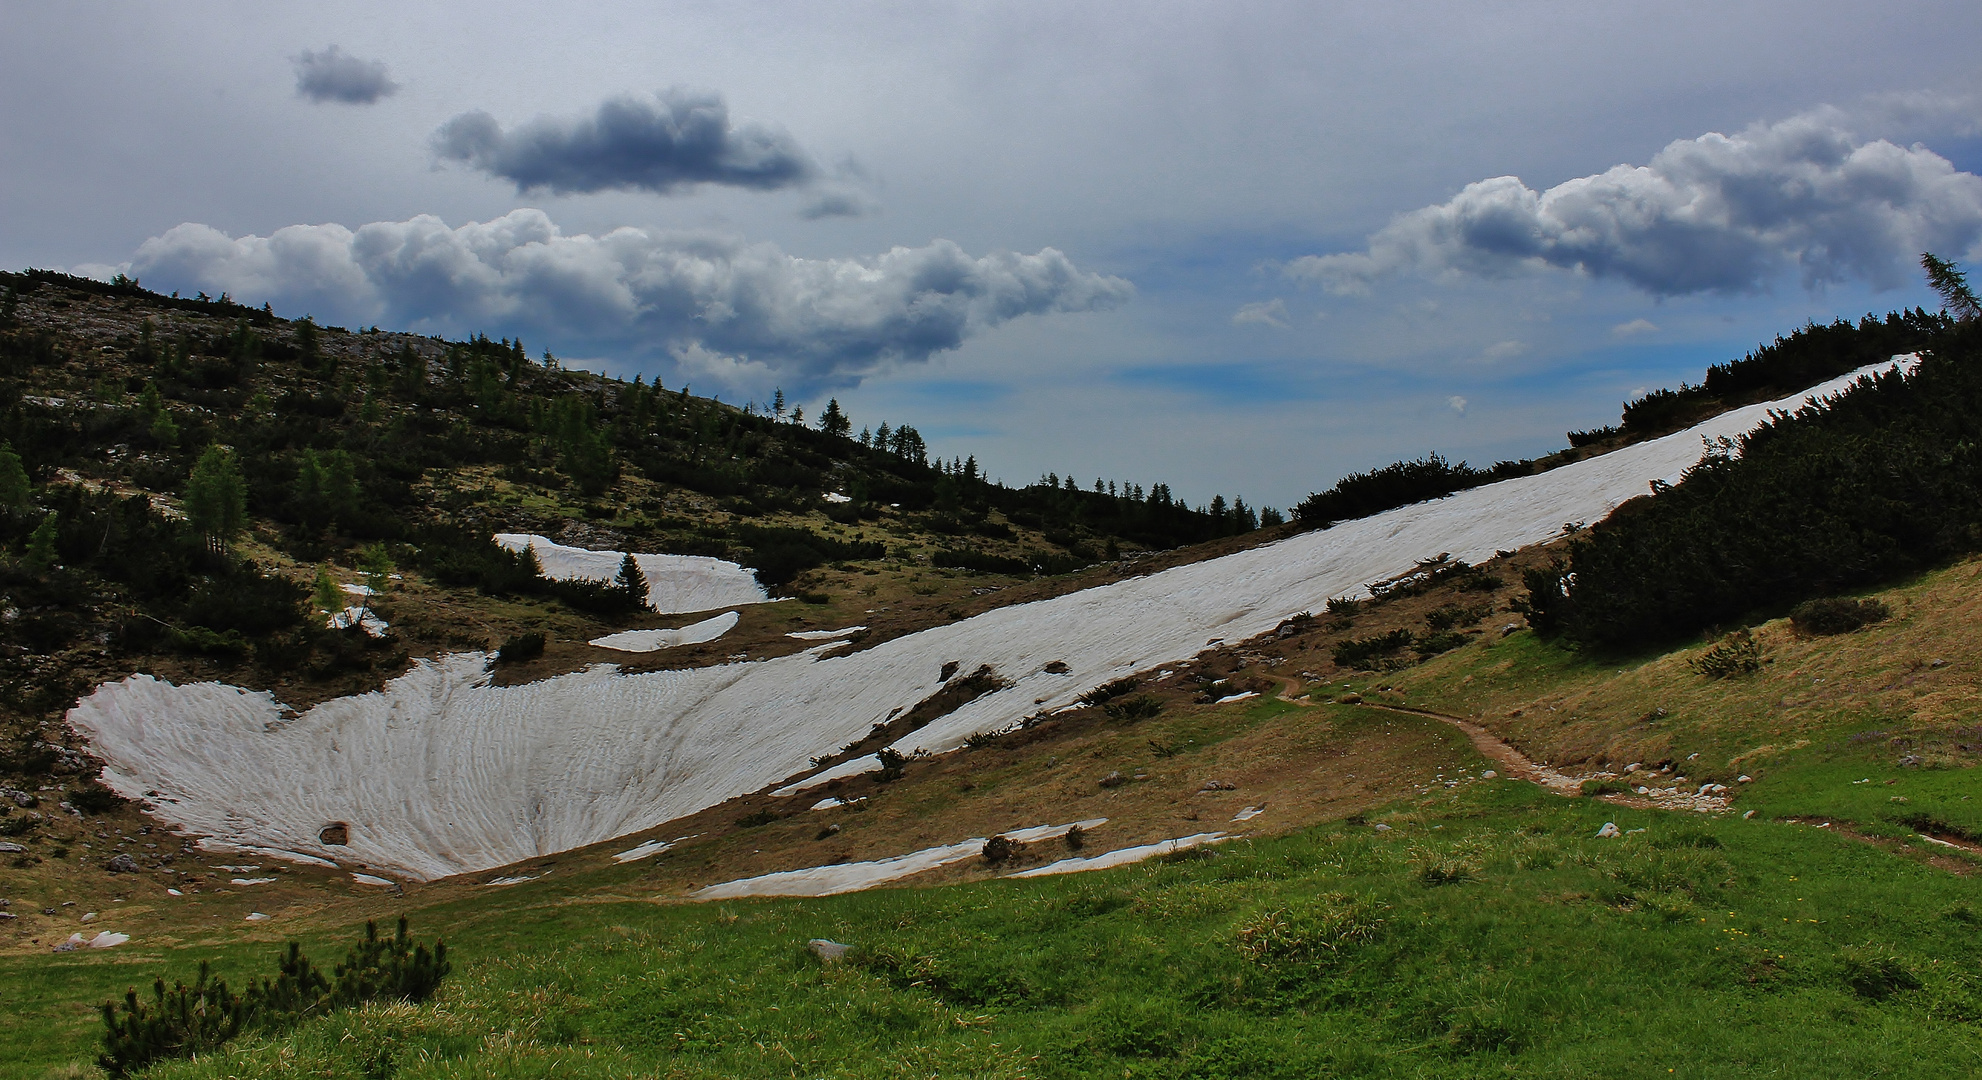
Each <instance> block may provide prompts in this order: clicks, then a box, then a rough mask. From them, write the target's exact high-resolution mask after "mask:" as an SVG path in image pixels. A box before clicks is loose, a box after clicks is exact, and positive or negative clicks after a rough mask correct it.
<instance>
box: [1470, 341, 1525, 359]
mask: <svg viewBox="0 0 1982 1080" xmlns="http://www.w3.org/2000/svg"><path fill="white" fill-rule="evenodd" d="M1527 351H1528V345H1527V343H1526V342H1522V341H1498V342H1495V343H1494V344H1492V345H1488V346H1487V347H1486V348H1485V349H1483V350H1481V351H1480V355H1479V357H1478V359H1479V360H1481V361H1483V362H1485V363H1489V364H1491V363H1494V362H1495V361H1499V360H1512V359H1514V358H1515V357H1517V356H1520V355H1521V354H1522V353H1525V352H1527Z"/></svg>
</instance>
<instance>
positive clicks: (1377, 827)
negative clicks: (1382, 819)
mask: <svg viewBox="0 0 1982 1080" xmlns="http://www.w3.org/2000/svg"><path fill="white" fill-rule="evenodd" d="M1370 827H1371V828H1373V829H1375V830H1376V831H1377V832H1389V831H1390V826H1388V825H1384V824H1380V823H1379V824H1377V825H1372V826H1370Z"/></svg>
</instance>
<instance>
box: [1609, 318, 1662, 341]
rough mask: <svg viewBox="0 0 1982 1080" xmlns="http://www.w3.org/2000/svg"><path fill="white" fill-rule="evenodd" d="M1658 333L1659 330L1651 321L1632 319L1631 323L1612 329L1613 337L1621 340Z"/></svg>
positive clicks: (1619, 324) (1622, 323)
mask: <svg viewBox="0 0 1982 1080" xmlns="http://www.w3.org/2000/svg"><path fill="white" fill-rule="evenodd" d="M1658 332H1659V328H1658V327H1657V326H1656V325H1654V324H1653V322H1652V321H1651V320H1650V319H1632V320H1631V321H1630V322H1621V323H1618V324H1617V325H1616V326H1613V327H1611V328H1610V333H1611V336H1612V337H1621V338H1628V337H1638V336H1640V335H1642V334H1656V333H1658Z"/></svg>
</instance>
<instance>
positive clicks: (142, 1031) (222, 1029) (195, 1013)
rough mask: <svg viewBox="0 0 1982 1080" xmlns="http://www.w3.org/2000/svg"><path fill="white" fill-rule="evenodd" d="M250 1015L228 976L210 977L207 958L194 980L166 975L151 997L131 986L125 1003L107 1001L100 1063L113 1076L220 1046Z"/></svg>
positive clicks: (98, 1061)
mask: <svg viewBox="0 0 1982 1080" xmlns="http://www.w3.org/2000/svg"><path fill="white" fill-rule="evenodd" d="M247 1021H248V1008H247V1003H246V1002H244V1001H242V1000H241V996H240V995H239V994H236V993H234V992H233V991H231V990H229V989H228V988H227V982H226V980H224V979H211V980H210V979H209V978H208V971H207V962H206V961H204V960H202V961H200V974H199V977H198V978H197V979H195V980H193V985H191V986H187V985H186V984H184V983H178V982H175V983H173V984H172V989H171V990H169V991H168V990H166V989H165V980H164V979H162V978H161V979H157V980H154V981H153V983H152V1001H151V1002H150V1003H146V1002H143V1001H140V1000H139V999H138V992H137V991H136V990H129V991H126V992H125V994H124V1004H123V1006H122V1008H121V1010H120V1009H119V1007H118V1006H117V1005H116V1004H114V1003H111V1002H105V1003H104V1004H103V1026H104V1029H105V1030H104V1033H103V1053H102V1054H100V1055H98V1057H97V1059H96V1063H97V1065H98V1066H100V1067H101V1068H102V1069H103V1071H104V1072H107V1073H109V1074H110V1075H111V1076H112V1077H125V1076H129V1075H130V1074H131V1073H132V1072H134V1071H136V1070H138V1069H142V1068H144V1067H145V1066H147V1065H150V1064H151V1063H152V1062H154V1061H161V1060H165V1059H168V1058H175V1057H192V1056H193V1055H194V1054H198V1053H203V1052H205V1051H208V1050H213V1049H215V1048H217V1047H219V1046H220V1045H221V1044H222V1043H224V1042H226V1041H227V1040H229V1039H231V1038H233V1037H234V1036H236V1035H238V1034H240V1033H241V1029H242V1027H243V1026H244V1025H245V1024H246V1023H247Z"/></svg>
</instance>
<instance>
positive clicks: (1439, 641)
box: [1411, 630, 1468, 659]
mask: <svg viewBox="0 0 1982 1080" xmlns="http://www.w3.org/2000/svg"><path fill="white" fill-rule="evenodd" d="M1467 640H1468V639H1467V637H1466V635H1465V634H1463V633H1461V632H1460V631H1457V630H1439V631H1435V632H1433V633H1430V634H1426V635H1425V636H1424V637H1421V638H1419V639H1418V640H1417V641H1416V642H1414V643H1413V644H1412V646H1411V648H1413V649H1415V650H1416V651H1417V654H1418V655H1419V656H1422V657H1425V658H1426V659H1430V658H1431V657H1434V656H1437V655H1438V654H1439V653H1446V652H1451V651H1452V650H1454V649H1456V648H1458V647H1459V646H1461V645H1464V644H1465V643H1466V641H1467Z"/></svg>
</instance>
